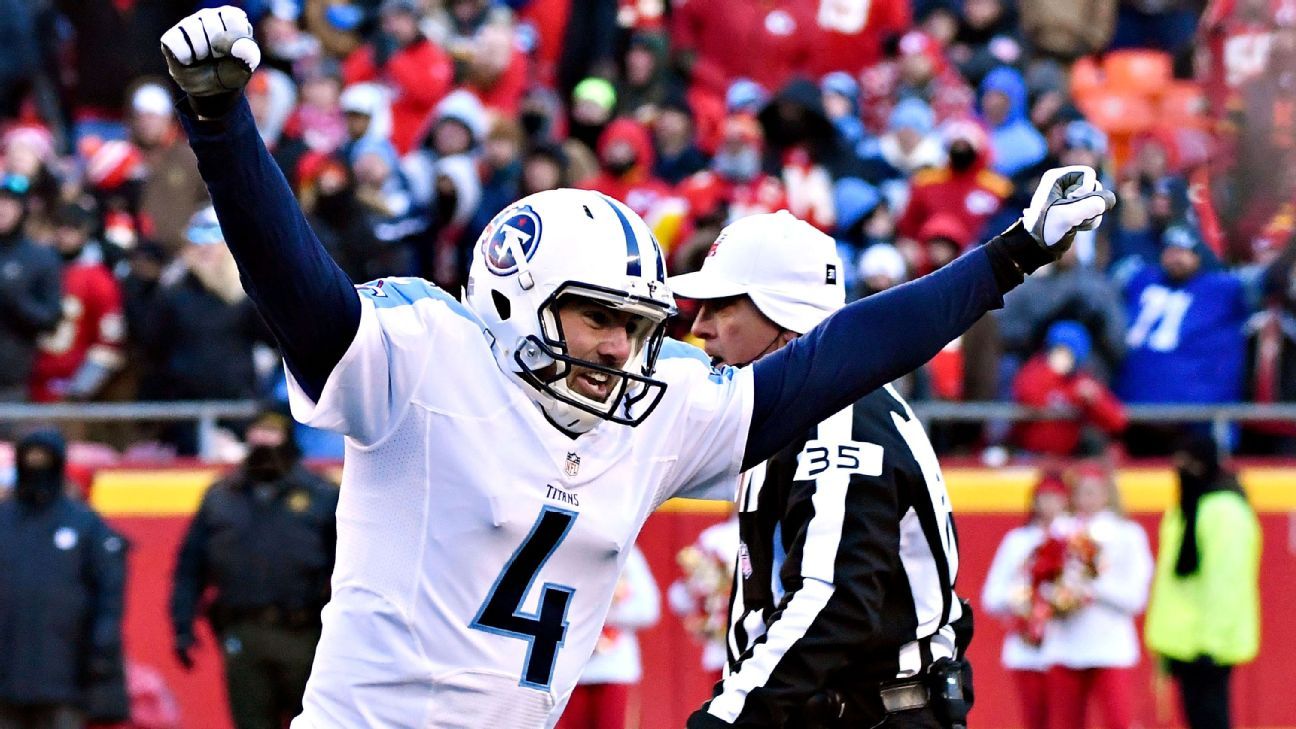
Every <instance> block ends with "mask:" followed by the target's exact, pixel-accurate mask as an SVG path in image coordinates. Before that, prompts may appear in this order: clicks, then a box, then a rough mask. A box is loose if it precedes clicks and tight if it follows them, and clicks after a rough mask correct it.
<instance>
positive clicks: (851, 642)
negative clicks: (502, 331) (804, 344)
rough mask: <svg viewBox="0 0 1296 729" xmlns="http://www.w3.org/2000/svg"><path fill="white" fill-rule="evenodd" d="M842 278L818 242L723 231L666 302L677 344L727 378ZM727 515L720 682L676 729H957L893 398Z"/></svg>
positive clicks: (946, 552)
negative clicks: (693, 310) (726, 369)
mask: <svg viewBox="0 0 1296 729" xmlns="http://www.w3.org/2000/svg"><path fill="white" fill-rule="evenodd" d="M841 265H842V264H841V260H840V259H839V258H838V256H837V253H836V250H835V245H834V243H833V241H832V239H831V238H829V237H828V236H826V235H824V234H823V233H820V232H819V231H817V230H815V229H814V228H812V227H811V226H810V225H808V224H806V223H804V222H802V221H799V220H797V219H796V218H794V217H793V216H792V215H790V214H788V213H786V212H779V213H774V214H771V215H757V216H751V217H748V218H743V219H741V220H739V221H737V222H735V223H733V224H732V225H730V226H728V227H727V228H726V229H725V230H724V231H723V232H721V234H720V237H719V238H718V239H717V240H716V243H715V244H714V245H713V246H712V248H711V251H710V253H708V255H707V258H706V260H705V261H704V263H703V266H702V270H701V271H698V272H697V273H691V274H685V275H682V276H677V277H672V278H671V280H670V285H671V288H672V289H673V290H674V291H675V292H676V293H677V294H679V295H681V296H684V297H687V298H692V299H698V300H700V302H701V307H700V309H699V311H698V315H697V318H696V320H695V322H694V324H693V330H692V331H693V335H694V336H696V337H698V338H699V339H701V340H702V341H703V343H704V346H705V349H706V352H707V354H708V355H710V356H711V357H712V359H713V361H714V362H715V363H716V364H727V365H735V366H744V365H747V364H750V363H751V362H752V361H754V360H756V359H758V358H760V357H761V356H764V355H766V354H768V353H770V352H773V351H775V350H777V349H778V348H779V347H782V346H783V345H785V344H787V343H788V342H789V341H791V340H792V339H794V338H796V337H797V336H799V335H800V334H801V333H804V332H806V331H809V330H810V329H811V328H812V327H814V326H815V325H816V324H818V323H819V322H820V321H821V320H823V319H825V318H827V317H828V316H829V315H831V314H832V313H833V312H834V311H835V310H837V309H838V308H840V307H841V306H842V305H843V304H844V301H845V295H844V289H843V286H842V284H841V276H842V270H841ZM914 325H915V326H922V322H915V323H914ZM859 346H860V347H861V348H865V347H878V346H883V347H884V346H886V345H885V343H883V342H869V341H860V342H859ZM829 366H830V365H829ZM737 503H738V510H739V513H738V518H739V532H740V536H741V540H742V541H741V543H740V546H739V551H738V563H737V567H736V569H735V577H734V588H733V595H732V602H731V605H730V623H729V636H728V646H727V647H728V665H727V666H726V670H725V676H724V679H723V680H722V681H721V682H720V683H719V684H717V686H716V689H715V695H714V696H713V697H712V698H711V700H710V701H708V702H707V703H706V704H705V705H704V706H703V707H702V708H701V709H699V710H698V711H696V712H694V714H693V715H692V716H691V717H690V718H689V721H688V725H687V726H688V727H690V729H702V728H704V727H730V726H733V727H763V728H765V727H767V728H769V729H778V728H782V727H789V728H791V727H795V728H797V729H805V728H809V727H859V728H861V729H867V728H870V727H877V726H886V727H945V728H946V729H949V728H951V727H956V726H964V725H965V722H966V713H967V709H968V708H969V706H970V704H971V690H970V671H969V669H968V668H967V665H966V662H965V661H963V660H962V652H963V649H964V648H966V642H967V640H969V639H970V638H971V635H970V633H971V614H970V613H968V612H966V608H965V606H964V605H963V604H961V603H960V601H959V600H958V598H957V597H956V596H955V594H954V589H953V584H954V578H955V575H956V574H957V572H958V548H957V544H956V541H955V533H954V522H953V518H952V516H951V514H950V505H949V498H948V496H947V494H946V490H945V482H944V479H943V478H942V476H941V470H940V465H939V464H938V463H937V460H936V454H935V452H934V451H933V450H932V447H931V444H930V442H929V441H928V440H927V435H926V433H925V432H924V431H923V427H922V425H921V423H919V421H918V420H917V418H915V417H914V414H913V411H912V410H910V409H909V406H908V404H906V403H905V401H904V400H903V399H901V397H900V396H899V394H897V393H896V391H895V390H894V389H893V388H891V387H890V386H887V387H884V388H883V389H881V390H877V391H875V392H873V393H872V394H870V395H868V396H866V397H865V398H864V399H862V400H860V401H859V402H857V403H855V404H854V405H853V406H851V407H848V408H846V409H845V410H842V411H841V412H839V413H837V414H836V415H833V416H831V417H829V418H828V419H827V420H825V421H824V422H822V423H820V424H819V425H818V426H816V427H815V428H814V429H812V430H811V431H810V432H808V433H806V435H805V437H804V438H802V439H800V440H799V441H798V442H795V443H793V444H792V445H790V446H788V447H787V448H786V449H784V450H783V451H781V452H779V453H778V454H776V455H775V456H774V457H773V458H771V459H770V460H769V461H767V462H765V463H763V464H760V465H758V466H756V467H754V468H752V469H751V470H750V471H748V472H747V473H745V474H744V475H743V478H742V480H741V483H740V485H739V490H738V495H737ZM956 627H957V628H958V630H956ZM965 627H966V629H964V628H965ZM965 694H966V695H965Z"/></svg>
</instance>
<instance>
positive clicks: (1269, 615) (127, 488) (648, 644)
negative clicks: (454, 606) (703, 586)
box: [94, 465, 1296, 729]
mask: <svg viewBox="0 0 1296 729" xmlns="http://www.w3.org/2000/svg"><path fill="white" fill-rule="evenodd" d="M212 475H213V472H212V471H211V470H184V471H180V470H157V471H138V470H135V471H105V472H102V473H100V474H99V476H98V477H97V479H96V486H95V491H94V503H95V504H96V506H97V507H99V508H100V509H101V510H102V511H104V512H105V513H106V514H108V515H109V517H110V518H111V520H112V522H113V523H114V524H115V525H116V526H117V527H118V528H119V529H121V530H122V531H123V532H124V533H125V534H126V535H127V536H128V537H129V539H130V540H131V543H132V551H131V555H130V589H129V596H128V604H127V615H126V642H127V652H128V654H129V655H130V657H131V658H132V659H133V660H135V661H138V662H142V663H145V664H149V665H152V666H154V667H156V668H158V669H160V670H161V671H162V673H163V674H164V676H165V677H166V680H167V682H168V683H169V685H170V687H171V689H172V691H173V692H174V693H175V695H176V697H177V698H178V699H179V702H180V705H181V709H182V712H183V717H184V726H185V727H186V728H187V729H229V727H230V722H229V719H228V714H227V710H226V707H225V700H224V695H223V685H222V678H221V672H220V657H219V655H218V654H217V652H216V650H215V648H214V646H213V642H212V639H211V636H210V634H207V633H201V634H200V640H201V641H202V643H201V646H200V651H199V653H198V655H197V666H196V667H195V669H194V671H193V672H192V673H185V672H184V671H183V670H182V669H181V668H180V667H179V665H178V664H177V663H176V662H175V660H174V659H173V658H172V655H171V637H170V636H171V629H170V625H169V621H168V618H167V600H168V597H169V594H170V575H171V569H172V566H173V564H174V560H175V554H176V549H177V546H178V544H179V541H180V538H181V536H182V535H183V532H184V528H185V525H186V523H187V518H188V514H189V513H191V512H192V509H193V508H194V506H195V505H196V503H197V499H198V497H199V496H200V495H201V491H202V488H203V487H204V486H205V485H206V484H207V483H209V482H210V480H211V478H212ZM947 477H948V480H949V483H950V490H951V498H952V500H953V502H954V505H955V509H956V514H957V520H958V529H959V541H960V556H961V560H962V562H961V565H962V566H961V568H960V578H959V583H958V589H959V592H960V593H961V594H963V595H964V596H966V597H969V598H971V599H972V600H973V602H974V604H975V603H977V602H979V597H980V592H981V583H982V580H983V579H984V577H985V574H986V571H987V570H988V569H989V565H990V560H991V558H992V557H993V555H994V551H995V549H996V547H997V546H998V544H999V540H1000V538H1001V537H1002V536H1003V534H1004V532H1006V531H1007V530H1008V529H1009V528H1011V527H1012V526H1015V525H1016V524H1018V523H1020V521H1021V518H1022V515H1021V513H1020V506H1021V505H1022V504H1024V503H1025V500H1026V497H1025V494H1026V489H1027V488H1028V487H1029V484H1030V483H1031V479H1032V473H1031V472H1030V471H1027V470H1018V469H1009V470H998V471H991V470H987V469H953V470H950V471H948V472H947ZM1243 480H1244V482H1245V483H1246V485H1247V488H1248V491H1249V493H1250V494H1251V498H1252V501H1253V502H1254V503H1255V504H1256V507H1257V511H1259V512H1260V519H1261V524H1262V525H1263V527H1264V536H1265V549H1264V558H1263V562H1262V566H1261V585H1262V590H1261V603H1262V611H1263V617H1262V619H1263V628H1262V630H1263V642H1262V648H1261V652H1260V656H1259V658H1258V660H1257V661H1256V662H1255V663H1253V664H1251V665H1249V666H1246V667H1243V668H1241V669H1240V670H1239V671H1238V672H1237V673H1236V679H1235V689H1236V700H1235V711H1236V717H1235V718H1236V722H1237V724H1238V725H1239V726H1242V727H1256V728H1259V727H1263V728H1266V729H1269V728H1275V727H1296V692H1293V691H1292V690H1291V680H1292V676H1293V673H1292V671H1291V669H1290V660H1289V656H1292V655H1296V633H1293V631H1291V630H1289V629H1288V626H1289V625H1290V621H1289V620H1288V619H1287V614H1288V611H1287V610H1286V609H1284V608H1285V606H1290V605H1292V604H1296V556H1294V555H1296V465H1293V466H1292V467H1290V468H1253V469H1246V470H1244V471H1243ZM1120 483H1121V488H1122V492H1123V494H1124V497H1125V500H1126V507H1127V508H1128V509H1129V510H1130V511H1131V513H1133V515H1134V517H1135V518H1136V519H1137V520H1138V521H1139V523H1140V524H1142V525H1143V527H1144V529H1146V530H1147V532H1148V536H1149V538H1150V541H1151V543H1152V545H1153V549H1154V550H1155V548H1156V525H1157V520H1158V518H1159V514H1160V511H1161V509H1162V508H1163V507H1164V504H1166V503H1168V501H1169V499H1170V498H1172V494H1173V488H1174V486H1173V480H1172V478H1171V474H1170V472H1169V471H1168V470H1165V469H1130V470H1126V471H1123V472H1122V473H1121V476H1120ZM717 506H719V505H715V504H704V503H696V502H676V503H672V504H669V505H668V506H667V508H666V509H664V510H663V511H662V512H660V513H658V514H656V515H654V516H653V517H652V518H651V519H650V520H649V521H648V524H647V525H646V526H645V527H644V530H643V534H642V536H641V538H640V540H639V545H640V547H641V548H642V549H643V551H644V554H645V555H646V556H647V558H648V561H649V563H650V565H651V566H652V569H653V574H654V575H655V576H656V578H657V581H658V584H659V585H660V586H661V587H662V589H663V591H664V590H665V589H666V586H667V585H669V584H670V583H671V582H672V581H673V580H675V579H676V578H677V577H678V576H679V570H678V568H677V567H676V566H675V560H674V556H675V554H676V552H678V550H679V549H680V548H682V547H684V546H686V545H688V544H690V543H692V542H693V540H694V539H695V538H696V537H697V535H698V534H699V533H700V532H701V531H702V530H703V529H705V528H706V527H707V526H710V525H711V524H713V523H715V522H716V521H718V520H720V519H722V518H723V512H722V511H718V510H717V509H716V507H717ZM640 638H641V644H642V648H643V657H644V668H645V680H644V684H643V687H642V707H643V709H642V711H643V721H642V723H641V726H642V727H643V729H667V728H677V727H681V726H683V724H684V719H685V718H686V717H687V716H688V713H689V712H690V711H692V710H693V709H694V708H695V707H696V706H697V705H698V704H700V703H701V701H702V700H703V699H704V698H705V697H706V696H707V695H708V693H709V691H710V686H709V684H708V682H707V680H706V678H705V677H704V676H703V674H702V671H701V669H700V668H699V655H700V651H699V648H698V647H697V646H696V645H694V644H693V642H692V641H691V640H690V639H689V638H688V636H687V635H686V634H685V633H684V631H683V629H682V628H681V626H680V624H679V623H678V621H676V620H675V619H674V618H673V617H672V616H671V615H670V613H669V611H667V610H665V609H664V608H663V618H662V621H661V623H660V624H659V625H658V626H657V627H655V628H653V629H652V630H649V631H646V632H644V633H642V634H641V636H640ZM1002 639H1003V629H1002V627H1001V626H1000V625H998V624H997V623H996V622H995V621H992V620H990V619H989V618H986V617H982V618H981V619H980V620H979V621H978V623H977V636H976V639H975V641H974V643H973V647H972V658H973V661H974V663H975V667H976V688H977V704H976V708H975V709H974V711H973V714H972V716H971V718H972V722H973V725H974V726H977V727H985V728H987V729H991V728H994V729H998V728H1000V727H1005V728H1006V727H1016V726H1018V725H1019V722H1018V717H1017V706H1016V702H1015V700H1014V698H1013V694H1012V687H1011V685H1010V684H1009V683H1008V681H1007V680H1006V677H1005V676H1004V674H1003V672H1002V670H1001V669H1000V668H999V660H998V658H999V647H1000V644H1001V641H1002ZM1131 693H1132V695H1133V696H1134V697H1135V701H1136V707H1135V708H1136V717H1137V719H1138V723H1139V724H1140V725H1141V726H1144V727H1170V726H1177V725H1179V724H1180V722H1179V719H1178V717H1177V709H1176V708H1175V703H1176V700H1175V697H1174V696H1173V694H1172V693H1170V691H1169V690H1168V689H1166V690H1163V691H1161V692H1160V693H1158V692H1157V691H1156V690H1155V687H1154V681H1153V674H1152V671H1151V670H1150V665H1149V662H1148V661H1147V659H1146V658H1145V659H1144V660H1143V661H1142V663H1141V664H1140V666H1139V668H1138V671H1137V672H1136V674H1135V677H1134V686H1133V687H1132V692H1131ZM1095 718H1096V717H1095Z"/></svg>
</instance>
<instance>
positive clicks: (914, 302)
mask: <svg viewBox="0 0 1296 729" xmlns="http://www.w3.org/2000/svg"><path fill="white" fill-rule="evenodd" d="M994 255H998V256H1000V261H999V264H998V266H996V265H995V264H994V262H993V261H992V258H993V255H992V251H991V250H990V249H989V248H988V247H986V246H983V247H981V248H977V249H975V250H973V251H971V252H969V253H968V254H966V255H964V256H962V257H961V258H959V259H957V260H956V261H954V262H953V263H950V264H949V265H948V266H945V267H944V268H942V269H940V270H939V271H936V272H935V273H931V274H928V275H926V276H923V277H922V278H919V279H916V280H914V281H910V282H908V283H906V284H903V285H901V286H897V287H895V288H893V289H889V290H887V291H885V292H883V293H880V294H875V295H873V296H870V297H868V298H866V299H861V300H859V301H856V302H853V303H851V304H849V305H847V306H845V307H843V308H842V309H841V310H839V311H838V312H837V313H835V314H833V315H832V316H831V317H829V318H828V319H826V320H824V321H823V322H822V323H820V324H819V325H818V326H816V327H815V328H814V329H811V330H810V331H809V332H807V333H806V334H804V335H803V336H800V337H798V338H796V339H794V340H792V341H791V342H789V343H788V345H787V346H785V347H783V348H782V349H780V350H778V351H777V352H774V353H773V354H770V355H768V356H766V357H763V358H761V359H759V360H757V361H756V363H755V364H753V365H752V367H753V368H755V372H754V375H755V377H754V381H755V390H756V393H755V398H754V404H753V407H752V424H751V430H750V431H748V434H747V450H746V451H745V453H744V456H743V468H744V469H747V468H751V467H752V466H754V465H756V464H757V463H761V462H762V461H765V460H767V459H768V458H769V457H770V456H773V455H774V454H775V453H776V452H778V451H779V450H780V449H781V448H783V447H784V446H785V445H787V444H788V443H789V442H791V441H792V439H794V438H796V437H797V436H799V435H801V434H803V433H805V431H806V429H807V428H809V427H810V426H812V425H814V424H815V423H818V422H820V421H822V420H824V419H825V418H827V417H828V416H830V415H832V414H833V413H836V412H838V411H840V410H841V409H842V408H844V407H846V406H847V405H850V404H851V403H853V402H855V401H856V400H859V399H860V398H862V397H864V396H865V395H867V394H868V393H870V392H872V391H873V390H876V389H877V388H879V387H881V386H883V385H885V384H886V383H888V382H891V381H892V380H894V379H896V378H898V377H900V376H902V375H904V374H905V373H907V372H910V371H912V370H914V369H916V368H917V367H919V366H921V365H922V364H923V363H924V362H926V361H927V360H929V359H931V358H932V357H934V356H935V355H936V353H937V352H939V351H940V350H941V348H942V347H944V346H945V345H946V344H948V343H949V342H951V341H953V340H954V339H955V338H957V337H958V336H959V335H961V334H962V333H963V332H965V331H967V330H968V328H969V327H971V326H972V325H973V324H975V323H976V321H977V320H978V319H980V318H981V317H982V316H983V315H984V314H985V313H986V312H987V311H989V310H991V309H997V308H999V307H1001V306H1003V294H1002V293H1001V290H1003V289H1005V288H1008V287H1011V286H1013V285H1016V284H1017V283H1020V282H1021V274H1020V273H1016V274H1014V273H1012V272H1011V271H1010V270H1009V269H1011V266H1012V264H1011V262H1009V261H1008V260H1007V259H1006V258H1003V254H1002V253H999V252H997V251H996V252H994ZM996 268H998V275H996ZM1006 270H1008V272H1005V271H1006Z"/></svg>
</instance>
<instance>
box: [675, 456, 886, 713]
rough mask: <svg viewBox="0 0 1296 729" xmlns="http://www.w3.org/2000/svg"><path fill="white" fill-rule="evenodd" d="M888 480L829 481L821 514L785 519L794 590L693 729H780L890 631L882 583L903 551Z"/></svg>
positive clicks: (819, 501)
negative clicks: (834, 676) (885, 623)
mask: <svg viewBox="0 0 1296 729" xmlns="http://www.w3.org/2000/svg"><path fill="white" fill-rule="evenodd" d="M789 467H791V468H795V467H796V465H795V463H792V464H790V466H789ZM831 474H832V472H831V471H829V472H827V473H826V474H825V476H830V475H831ZM782 475H784V477H790V476H791V474H782ZM770 478H775V475H774V474H770ZM852 481H853V482H855V483H854V485H848V483H849V482H852ZM885 483H886V484H887V487H885V488H879V483H878V482H876V481H874V480H872V479H869V480H868V481H867V487H866V483H865V482H864V481H862V480H861V479H860V478H859V477H843V476H837V477H835V478H832V477H829V478H825V477H823V476H821V477H820V478H819V480H818V481H817V482H815V484H814V486H813V489H814V494H813V498H812V503H813V506H814V511H813V515H812V516H811V517H810V518H809V519H808V520H805V521H804V522H801V523H795V522H793V523H789V522H790V521H793V520H787V521H784V525H783V526H784V529H788V528H796V536H795V538H794V540H793V542H792V544H791V545H790V547H789V549H788V554H787V560H786V561H785V562H784V569H783V572H782V574H781V577H782V580H783V585H784V587H785V588H786V589H787V592H786V593H785V594H784V595H783V598H782V600H780V602H779V606H778V608H777V610H776V611H775V613H774V615H773V616H772V617H771V619H770V621H769V623H768V629H767V630H766V632H765V635H763V636H761V637H760V638H759V639H757V640H756V642H755V643H754V644H753V646H752V648H751V649H750V650H748V651H747V652H746V653H745V654H744V655H743V656H742V658H741V659H740V661H739V664H738V666H737V669H736V670H733V671H730V673H729V675H728V676H727V677H726V678H725V680H724V681H723V682H722V683H721V684H720V685H719V686H718V687H717V691H716V695H715V696H714V697H713V698H712V699H711V700H710V701H709V702H707V703H706V704H705V705H703V707H702V708H701V709H699V710H698V711H696V712H694V713H693V715H692V716H691V717H689V720H688V724H687V726H688V727H689V728H690V729H704V728H705V727H731V726H733V727H765V728H768V727H781V726H783V724H784V722H785V721H786V719H787V718H788V716H790V715H791V716H796V715H799V714H800V713H801V711H802V709H803V708H804V707H805V706H806V703H807V701H809V699H810V697H811V696H813V695H814V694H815V693H816V692H817V691H819V690H820V689H822V688H823V687H824V686H825V684H826V683H827V680H828V678H829V676H831V675H832V674H833V673H834V672H835V671H837V670H838V669H840V668H842V667H844V666H846V665H847V664H848V662H849V661H851V660H852V659H855V660H858V658H859V656H860V654H861V652H865V651H868V650H870V648H873V647H874V643H875V642H876V640H877V638H878V636H879V635H881V633H882V630H881V628H882V626H881V620H882V616H881V612H882V599H883V579H884V577H885V575H886V574H888V573H889V572H890V571H891V570H892V569H893V563H894V561H895V560H896V559H897V554H898V552H899V547H900V525H899V521H898V519H897V517H896V512H897V508H898V507H897V498H898V497H897V494H896V488H895V485H894V481H893V480H892V479H887V480H886V481H885ZM801 487H805V488H808V486H801Z"/></svg>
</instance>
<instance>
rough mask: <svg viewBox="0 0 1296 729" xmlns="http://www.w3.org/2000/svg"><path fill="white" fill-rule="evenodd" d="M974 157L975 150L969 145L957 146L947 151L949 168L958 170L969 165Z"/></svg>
mask: <svg viewBox="0 0 1296 729" xmlns="http://www.w3.org/2000/svg"><path fill="white" fill-rule="evenodd" d="M976 159H977V153H976V150H974V149H972V148H971V147H964V146H958V147H954V148H953V149H951V150H950V151H949V163H950V168H951V169H954V170H956V171H959V172H962V171H963V170H966V169H968V168H969V167H971V166H972V165H973V164H974V163H975V162H976Z"/></svg>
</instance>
